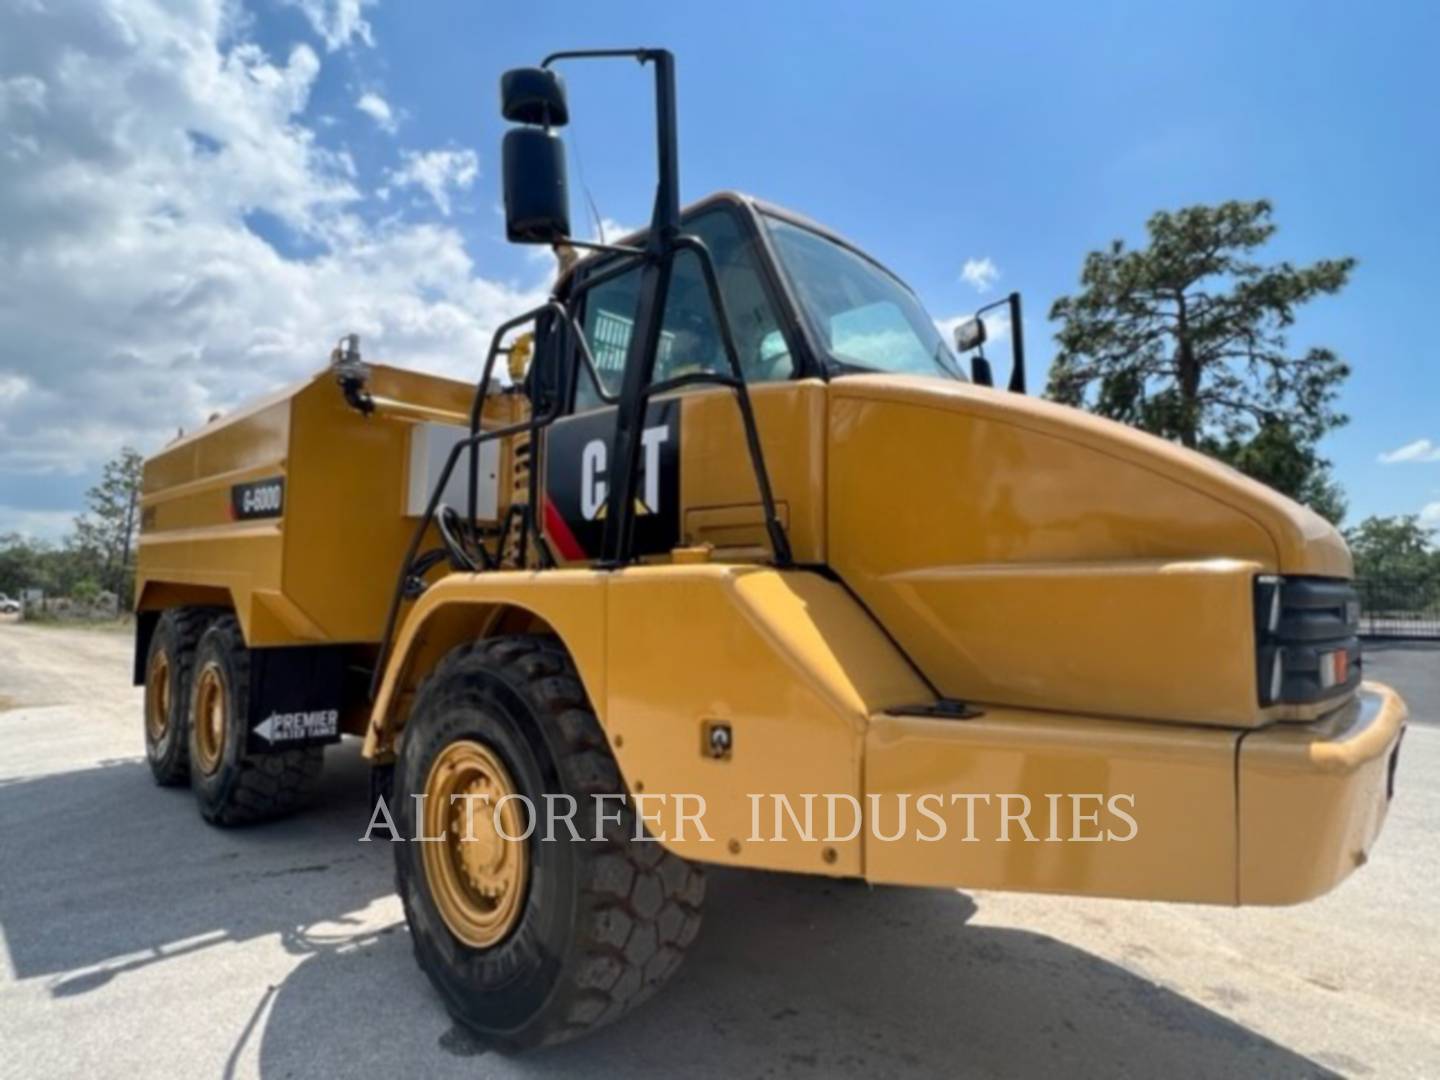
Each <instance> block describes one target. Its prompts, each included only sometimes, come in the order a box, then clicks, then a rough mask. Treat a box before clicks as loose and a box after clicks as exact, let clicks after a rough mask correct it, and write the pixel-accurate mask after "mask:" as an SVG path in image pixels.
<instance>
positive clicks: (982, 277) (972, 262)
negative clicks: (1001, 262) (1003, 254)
mask: <svg viewBox="0 0 1440 1080" xmlns="http://www.w3.org/2000/svg"><path fill="white" fill-rule="evenodd" d="M999 279H1000V268H999V267H998V266H996V265H995V263H994V261H993V260H992V259H991V258H990V256H989V255H986V256H985V257H984V258H983V259H966V260H965V266H964V267H963V268H962V269H961V271H960V280H961V281H963V282H965V283H966V284H967V285H970V286H971V287H972V288H974V290H975V291H976V292H979V293H985V292H989V291H990V288H991V286H993V285H994V284H995V282H996V281H998V280H999Z"/></svg>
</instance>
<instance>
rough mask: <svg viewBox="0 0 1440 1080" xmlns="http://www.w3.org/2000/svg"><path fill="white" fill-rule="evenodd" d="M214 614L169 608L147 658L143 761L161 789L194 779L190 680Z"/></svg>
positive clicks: (161, 617) (153, 638)
mask: <svg viewBox="0 0 1440 1080" xmlns="http://www.w3.org/2000/svg"><path fill="white" fill-rule="evenodd" d="M212 614H213V613H212V612H210V611H208V610H206V609H204V608H171V609H170V610H168V611H165V612H163V613H162V614H161V615H160V620H159V622H157V623H156V624H155V632H154V633H153V634H151V636H150V649H149V652H148V653H147V654H146V657H145V760H146V761H147V762H149V764H150V774H151V775H152V776H153V777H154V778H155V783H157V784H160V785H161V786H162V787H175V786H177V785H180V784H185V783H188V782H189V780H190V747H189V742H190V728H189V723H188V717H189V712H190V677H191V674H192V672H193V669H194V666H195V646H196V644H197V643H198V642H199V640H200V635H201V633H202V632H204V630H205V624H206V622H207V621H208V620H209V619H210V618H211V616H212Z"/></svg>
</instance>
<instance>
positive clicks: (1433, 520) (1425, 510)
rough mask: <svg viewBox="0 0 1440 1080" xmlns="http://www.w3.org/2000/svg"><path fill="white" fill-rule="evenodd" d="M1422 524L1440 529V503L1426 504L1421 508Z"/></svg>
mask: <svg viewBox="0 0 1440 1080" xmlns="http://www.w3.org/2000/svg"><path fill="white" fill-rule="evenodd" d="M1420 524H1421V525H1428V526H1430V528H1432V529H1440V502H1432V503H1426V504H1425V505H1424V506H1422V507H1421V508H1420Z"/></svg>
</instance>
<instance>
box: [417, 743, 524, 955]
mask: <svg viewBox="0 0 1440 1080" xmlns="http://www.w3.org/2000/svg"><path fill="white" fill-rule="evenodd" d="M518 794H519V792H518V791H517V789H516V787H515V783H514V781H513V780H512V779H511V778H510V773H509V772H508V770H506V768H505V766H504V765H503V764H502V763H501V761H500V759H499V757H498V755H496V754H495V752H494V751H493V750H491V749H490V748H489V747H488V746H484V745H482V744H480V743H477V742H470V741H468V740H465V741H460V742H454V743H451V744H450V745H449V746H447V747H445V749H444V750H442V751H441V752H440V754H439V756H438V757H437V758H436V759H435V763H434V764H433V765H432V766H431V767H430V775H429V777H428V778H427V779H426V783H425V802H424V806H425V812H424V818H425V820H424V824H425V833H424V835H425V836H427V837H428V836H439V835H441V833H442V832H443V833H444V836H445V839H444V840H443V841H436V842H426V843H425V846H424V863H425V876H426V880H427V882H428V883H429V886H430V895H431V896H432V897H433V898H434V900H435V905H436V907H437V908H439V911H440V915H441V917H442V918H443V919H444V920H445V924H446V925H447V926H448V927H449V928H450V930H451V932H452V933H453V934H454V935H455V936H456V937H458V938H459V939H460V940H461V941H463V942H465V943H466V944H467V945H471V946H473V947H475V948H480V949H483V948H490V947H491V946H493V945H496V944H498V943H499V942H500V941H501V940H503V939H504V937H505V936H506V935H507V934H508V933H509V932H510V931H511V929H513V928H514V925H515V923H516V922H517V921H518V920H519V916H520V911H521V908H522V901H523V900H524V895H525V886H526V883H527V881H528V878H529V868H530V854H529V848H528V846H527V842H526V841H524V840H519V839H510V838H511V837H518V836H520V834H521V833H523V832H524V831H525V827H526V820H525V812H524V808H523V805H522V803H521V800H520V799H518V798H512V799H506V796H509V795H518ZM497 818H498V822H497Z"/></svg>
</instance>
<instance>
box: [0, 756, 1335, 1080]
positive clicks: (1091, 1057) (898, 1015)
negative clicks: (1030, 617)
mask: <svg viewBox="0 0 1440 1080" xmlns="http://www.w3.org/2000/svg"><path fill="white" fill-rule="evenodd" d="M364 770H365V766H364V763H363V762H361V761H360V760H359V758H358V755H357V754H355V752H354V748H353V747H349V746H347V747H343V748H341V749H340V750H338V751H331V753H330V760H329V761H328V762H327V780H326V784H325V790H324V791H322V793H321V800H320V802H319V804H318V805H317V807H316V808H315V809H313V810H311V811H309V812H308V813H305V814H302V815H300V816H298V817H296V818H295V819H293V820H292V821H289V822H287V823H286V824H285V825H284V826H283V827H273V828H263V827H262V828H255V829H246V830H230V831H222V830H217V829H212V828H209V827H208V826H206V825H204V824H203V823H202V822H201V821H200V820H199V817H198V815H197V814H196V813H195V812H194V809H193V807H192V806H191V805H190V801H191V796H190V794H189V793H188V792H186V791H183V790H182V791H167V790H160V789H157V788H155V787H153V786H152V785H151V783H150V778H149V775H148V770H147V769H146V768H145V765H144V763H143V762H141V761H137V760H128V759H127V760H123V761H119V762H115V763H111V764H108V765H105V766H102V767H98V768H92V769H85V770H81V771H79V772H72V773H65V774H60V775H55V776H50V777H44V778H39V779H34V780H24V781H13V782H11V783H8V784H5V785H4V786H0V822H3V823H4V825H3V829H0V865H3V866H4V867H5V871H4V874H5V877H4V882H3V885H0V931H3V934H4V938H5V942H6V945H7V947H8V951H9V954H10V961H11V965H12V967H13V968H14V974H15V977H16V978H20V979H31V978H44V979H46V980H47V981H48V986H49V990H50V992H51V993H52V994H53V995H55V996H57V997H74V996H81V995H85V994H89V993H91V992H94V991H96V990H99V989H100V988H102V987H107V986H109V985H110V984H112V983H119V984H122V985H123V980H124V979H125V978H126V976H127V974H128V973H130V972H133V971H136V970H138V969H141V968H145V967H147V966H150V965H155V964H163V963H165V962H166V961H167V960H169V959H171V958H173V957H176V956H181V955H191V954H194V953H196V952H203V951H205V950H209V949H212V948H213V947H215V946H217V945H221V944H223V943H227V942H241V941H245V940H249V939H255V938H258V937H263V936H269V935H276V936H277V937H278V938H279V939H280V941H281V943H282V945H283V946H284V947H285V948H286V950H287V951H289V952H291V953H292V954H295V955H298V956H300V957H302V959H301V960H300V962H299V963H298V965H297V966H296V967H294V969H293V970H292V971H291V972H290V974H289V975H288V976H286V977H285V978H284V979H283V980H282V981H281V982H279V983H278V984H277V985H274V986H269V987H268V988H267V987H265V986H260V985H257V986H256V990H255V995H254V998H255V1007H254V1012H253V1014H252V1015H251V1017H250V1018H249V1021H248V1023H246V1024H245V1026H244V1030H243V1032H242V1034H241V1035H240V1037H239V1039H238V1040H237V1041H236V1043H235V1045H234V1046H233V1048H232V1049H231V1051H230V1068H229V1069H227V1073H251V1072H253V1071H254V1070H255V1069H256V1067H258V1070H259V1072H260V1073H261V1075H264V1076H275V1077H279V1076H294V1075H308V1074H310V1073H312V1072H313V1071H314V1070H315V1069H316V1068H317V1067H322V1066H321V1065H320V1063H323V1062H330V1063H334V1062H355V1063H362V1064H363V1065H364V1066H365V1067H364V1068H363V1069H362V1070H361V1071H362V1072H365V1073H376V1074H378V1073H380V1072H386V1073H392V1074H393V1073H395V1072H397V1071H402V1070H403V1071H410V1072H420V1073H423V1074H425V1075H427V1076H443V1075H451V1074H453V1075H457V1076H459V1075H463V1076H474V1075H477V1074H482V1073H483V1074H484V1075H493V1074H503V1075H514V1076H533V1077H554V1076H569V1075H585V1076H587V1077H593V1076H604V1075H613V1076H617V1077H619V1076H625V1077H630V1076H637V1075H662V1076H670V1075H677V1074H685V1075H706V1074H715V1075H725V1076H735V1075H741V1076H747V1075H754V1076H760V1075H784V1074H797V1075H803V1074H815V1075H827V1076H829V1075H846V1074H857V1075H858V1074H874V1073H877V1072H878V1073H881V1074H884V1075H916V1076H921V1075H924V1076H933V1075H940V1074H944V1075H947V1076H957V1075H986V1076H1004V1075H1010V1076H1024V1075H1033V1074H1036V1073H1042V1072H1046V1073H1048V1072H1053V1071H1056V1070H1057V1069H1060V1068H1063V1069H1064V1070H1065V1071H1066V1072H1067V1073H1072V1074H1076V1075H1094V1076H1107V1077H1108V1076H1119V1075H1165V1074H1167V1073H1171V1074H1176V1075H1184V1076H1209V1075H1215V1076H1231V1075H1236V1074H1240V1075H1256V1074H1258V1075H1274V1076H1281V1075H1284V1076H1292V1075H1294V1076H1298V1075H1304V1076H1315V1075H1333V1074H1331V1073H1329V1072H1328V1070H1326V1069H1325V1068H1324V1067H1323V1066H1322V1065H1320V1064H1318V1063H1317V1062H1314V1061H1312V1060H1309V1059H1307V1058H1305V1057H1302V1056H1300V1055H1298V1054H1296V1053H1294V1052H1292V1051H1290V1050H1288V1049H1286V1048H1285V1047H1283V1046H1280V1045H1278V1044H1276V1043H1274V1042H1272V1041H1270V1040H1268V1039H1265V1038H1263V1037H1261V1036H1259V1035H1257V1034H1255V1033H1254V1032H1251V1031H1250V1030H1248V1029H1246V1028H1245V1027H1243V1026H1241V1025H1239V1024H1236V1023H1234V1022H1233V1021H1231V1020H1229V1019H1227V1018H1225V1017H1223V1016H1221V1015H1220V1014H1218V1013H1216V1012H1213V1011H1212V1010H1210V1009H1208V1008H1205V1007H1204V1006H1202V1005H1200V1004H1197V1003H1196V1002H1193V1001H1191V1000H1189V999H1188V998H1186V997H1184V996H1182V995H1180V994H1177V993H1174V992H1172V991H1170V990H1168V989H1165V988H1163V987H1161V986H1158V985H1156V984H1154V983H1152V982H1150V981H1148V980H1146V979H1145V978H1143V977H1140V976H1138V975H1136V974H1133V973H1132V972H1130V971H1127V970H1126V969H1124V968H1122V967H1119V966H1117V965H1115V964H1111V963H1109V962H1108V961H1105V960H1102V959H1100V958H1099V957H1096V956H1094V955H1091V954H1090V953H1087V952H1085V951H1083V950H1080V949H1076V948H1074V947H1072V946H1070V945H1067V944H1065V943H1063V942H1060V941H1057V940H1055V939H1053V938H1050V937H1047V936H1045V935H1042V934H1036V933H1033V932H1030V931H1025V930H1018V929H1009V928H998V927H989V926H974V925H967V922H968V920H969V919H970V917H971V916H972V915H973V914H974V912H975V904H974V901H972V900H971V898H970V897H968V896H966V895H964V894H962V893H955V892H948V891H940V890H910V889H870V888H868V887H866V886H864V885H862V884H857V883H850V882H834V881H828V880H824V879H819V878H803V877H791V876H787V875H774V874H758V873H752V874H747V873H737V872H733V871H716V872H713V873H712V874H711V876H710V897H709V901H708V903H707V918H706V925H705V927H704V929H703V930H702V933H701V937H700V939H699V941H698V942H697V944H696V947H695V948H694V950H693V952H692V955H691V956H690V958H689V960H688V961H687V964H686V966H685V968H684V969H683V970H682V972H681V974H680V975H679V976H678V977H677V978H676V980H675V981H674V982H672V983H671V984H670V985H669V987H667V989H666V990H665V991H664V992H663V993H662V994H661V995H660V996H659V997H658V998H657V999H655V1000H653V1001H651V1002H649V1003H647V1004H646V1005H645V1006H643V1007H642V1008H641V1009H640V1010H639V1011H638V1012H637V1013H636V1014H635V1015H633V1016H631V1017H629V1018H627V1019H626V1020H625V1021H623V1022H621V1023H620V1024H617V1025H616V1026H614V1027H612V1028H609V1029H606V1030H603V1031H601V1032H599V1033H597V1034H595V1035H593V1036H591V1037H590V1038H588V1039H586V1040H583V1041H581V1042H579V1043H576V1044H571V1045H568V1046H562V1047H558V1048H554V1049H551V1050H546V1051H542V1052H539V1053H536V1054H532V1055H530V1056H527V1057H524V1058H520V1059H505V1058H502V1057H500V1056H499V1055H496V1054H494V1053H491V1052H490V1051H488V1050H487V1048H486V1047H485V1046H484V1045H483V1044H482V1043H480V1042H478V1041H476V1040H475V1039H474V1038H472V1037H471V1036H469V1035H468V1034H466V1033H465V1032H463V1031H461V1030H459V1029H457V1028H455V1027H453V1025H452V1024H451V1022H450V1020H449V1018H448V1017H447V1016H446V1013H445V1010H444V1008H443V1006H442V1004H441V1002H440V1000H439V998H438V997H437V996H436V995H435V993H434V992H433V991H432V990H431V988H430V986H429V984H428V982H427V981H426V980H425V978H424V976H423V975H422V974H421V973H420V971H419V969H418V968H417V967H416V965H415V963H414V960H413V958H412V956H411V952H410V942H409V935H408V934H407V932H406V930H405V927H404V924H403V923H402V922H398V921H392V922H390V923H389V924H388V925H384V926H383V928H381V929H379V930H378V931H377V930H375V929H374V927H375V925H376V920H375V918H374V914H373V913H371V914H370V915H369V916H367V917H366V918H365V919H364V925H365V926H366V927H367V929H365V930H363V931H361V930H360V929H359V925H360V922H361V920H359V919H356V918H354V917H353V916H351V915H347V913H357V912H359V911H361V910H362V909H363V908H365V907H366V906H368V905H369V904H370V903H371V902H372V901H376V900H381V899H383V898H387V897H389V895H390V894H391V891H392V885H391V861H390V852H389V850H388V845H387V844H384V843H375V844H368V845H366V844H357V843H355V840H356V838H357V837H358V836H359V835H360V833H361V832H362V831H363V829H364V822H365V821H366V819H367V816H368V814H367V804H366V791H367V786H366V783H365V771H364ZM216 962H222V961H220V960H219V959H218V954H217V960H216Z"/></svg>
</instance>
